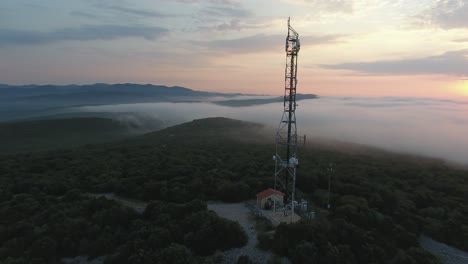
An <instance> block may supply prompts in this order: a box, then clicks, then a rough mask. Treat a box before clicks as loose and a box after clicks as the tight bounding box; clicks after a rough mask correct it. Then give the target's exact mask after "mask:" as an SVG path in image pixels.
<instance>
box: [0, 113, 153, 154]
mask: <svg viewBox="0 0 468 264" xmlns="http://www.w3.org/2000/svg"><path fill="white" fill-rule="evenodd" d="M160 125H161V124H160ZM142 133H143V132H142V129H141V128H139V127H138V126H137V125H134V124H131V123H122V122H119V121H116V120H113V119H109V118H95V117H89V118H68V119H50V120H34V121H22V122H8V123H0V146H1V148H0V154H6V153H17V152H34V151H42V150H53V149H64V148H73V147H78V146H81V145H85V144H96V143H102V142H109V141H115V140H118V139H123V138H125V137H129V136H134V135H137V134H142Z"/></svg>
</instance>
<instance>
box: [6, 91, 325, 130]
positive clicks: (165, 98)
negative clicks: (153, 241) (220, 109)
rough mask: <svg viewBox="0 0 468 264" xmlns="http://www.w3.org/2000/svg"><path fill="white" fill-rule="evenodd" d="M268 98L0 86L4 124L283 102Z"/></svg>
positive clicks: (222, 94) (205, 92)
mask: <svg viewBox="0 0 468 264" xmlns="http://www.w3.org/2000/svg"><path fill="white" fill-rule="evenodd" d="M248 97H249V98H248ZM262 97H263V98H262ZM264 97H265V96H260V95H252V94H242V93H220V92H207V91H195V90H192V89H189V88H185V87H181V86H172V87H170V86H165V85H153V84H133V83H122V84H106V83H96V84H89V85H75V84H72V85H34V84H32V85H21V86H15V85H8V84H0V122H2V121H8V120H18V119H28V118H34V117H40V116H50V115H56V114H62V113H63V111H62V110H63V109H65V108H70V107H76V106H89V105H115V104H137V103H160V102H174V103H175V102H213V103H216V104H219V105H223V106H230V107H234V106H237V107H240V106H252V105H258V104H266V103H273V102H279V101H281V100H280V99H279V98H280V97H276V98H273V99H271V98H267V99H265V98H264ZM281 98H282V97H281ZM300 98H304V99H311V98H316V96H315V95H301V96H299V95H298V100H299V99H300Z"/></svg>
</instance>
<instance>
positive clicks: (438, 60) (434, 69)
mask: <svg viewBox="0 0 468 264" xmlns="http://www.w3.org/2000/svg"><path fill="white" fill-rule="evenodd" d="M320 67H322V68H325V69H335V70H351V71H356V72H360V73H366V74H377V75H425V74H427V75H430V74H441V75H453V76H468V50H460V51H451V52H446V53H444V54H442V55H436V56H430V57H424V58H416V59H402V60H392V61H373V62H352V63H342V64H334V65H320Z"/></svg>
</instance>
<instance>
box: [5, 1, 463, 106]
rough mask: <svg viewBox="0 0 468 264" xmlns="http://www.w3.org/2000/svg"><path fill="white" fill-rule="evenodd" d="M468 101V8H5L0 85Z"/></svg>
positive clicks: (305, 4) (113, 4)
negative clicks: (291, 85) (290, 36)
mask: <svg viewBox="0 0 468 264" xmlns="http://www.w3.org/2000/svg"><path fill="white" fill-rule="evenodd" d="M288 17H291V23H292V25H293V27H294V28H295V29H296V31H298V32H299V34H300V38H301V51H300V53H299V70H298V80H299V82H298V92H299V93H314V94H318V95H323V96H368V97H378V96H395V97H434V98H463V99H466V98H467V97H468V0H406V1H402V0H380V1H379V0H112V1H109V0H73V1H71V0H2V1H1V3H0V83H6V84H90V83H98V82H105V83H128V82H130V83H152V84H163V85H168V86H176V85H177V86H184V87H188V88H191V89H195V90H205V91H218V92H227V93H230V92H241V93H249V94H273V95H276V94H278V95H279V94H282V93H283V91H284V67H285V52H284V43H285V37H286V33H287V19H288Z"/></svg>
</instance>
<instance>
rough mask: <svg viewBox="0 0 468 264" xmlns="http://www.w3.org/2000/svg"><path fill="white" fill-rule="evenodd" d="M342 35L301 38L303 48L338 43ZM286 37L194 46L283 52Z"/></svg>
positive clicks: (223, 49)
mask: <svg viewBox="0 0 468 264" xmlns="http://www.w3.org/2000/svg"><path fill="white" fill-rule="evenodd" d="M342 37H343V36H342V35H316V36H312V35H309V36H301V44H302V46H312V45H321V44H331V43H336V42H338V41H340V40H341V38H342ZM284 38H285V36H284V35H266V34H257V35H253V36H248V37H243V38H237V39H223V40H212V41H195V42H193V43H194V44H196V45H198V46H201V47H206V48H210V49H215V50H218V51H221V52H229V53H258V52H267V51H272V50H278V51H279V50H283V49H284V47H283V46H282V45H284Z"/></svg>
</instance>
